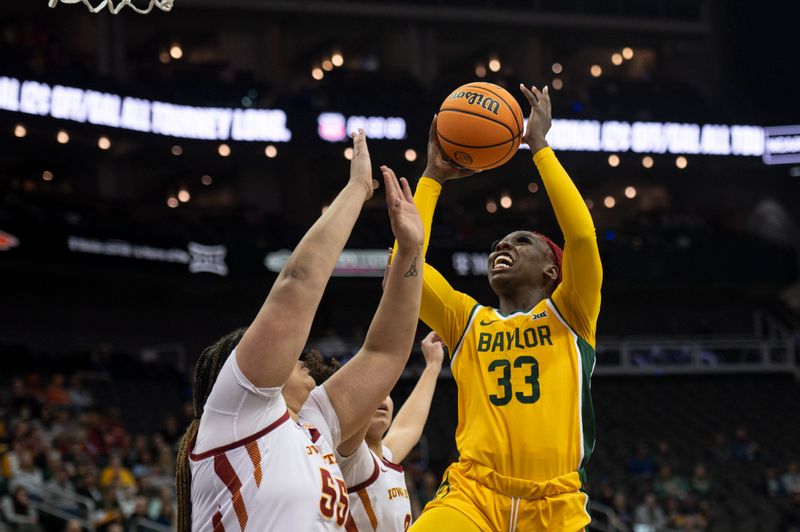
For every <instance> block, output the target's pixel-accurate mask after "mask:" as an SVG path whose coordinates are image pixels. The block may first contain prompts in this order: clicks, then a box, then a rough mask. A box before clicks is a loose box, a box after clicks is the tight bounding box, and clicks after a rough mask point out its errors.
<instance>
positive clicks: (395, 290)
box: [323, 166, 425, 441]
mask: <svg viewBox="0 0 800 532" xmlns="http://www.w3.org/2000/svg"><path fill="white" fill-rule="evenodd" d="M381 169H382V170H383V177H384V183H385V185H386V204H387V207H388V209H389V218H390V219H391V222H392V231H393V232H394V235H395V238H397V243H398V245H397V251H395V253H394V261H393V263H394V267H393V268H391V270H390V271H389V274H388V277H387V279H386V285H385V286H384V290H383V296H382V297H381V301H380V304H379V305H378V310H377V311H376V312H375V317H374V318H373V320H372V323H371V324H370V326H369V330H368V331H367V337H366V339H365V340H364V345H363V346H362V347H361V349H360V350H359V352H358V353H357V354H356V356H354V357H353V358H352V360H350V361H349V362H348V363H347V364H345V365H344V366H343V367H342V369H340V370H339V371H337V372H336V373H334V374H333V376H332V377H331V378H329V379H328V380H326V381H325V383H324V384H323V386H324V387H325V391H326V392H328V396H329V397H330V400H331V403H332V404H333V408H334V410H336V416H337V417H338V418H339V426H340V427H341V436H342V441H344V440H347V439H348V438H350V437H351V436H352V435H353V434H354V433H355V432H356V431H358V430H359V429H361V428H362V427H363V426H364V424H366V423H367V422H368V421H369V419H370V418H371V417H372V414H373V413H374V412H375V409H376V408H378V405H379V404H380V402H381V401H383V399H384V398H385V397H386V395H387V394H388V393H389V391H390V390H391V389H392V387H394V385H395V383H396V382H397V379H398V378H400V374H401V373H402V371H403V368H404V367H405V365H406V362H407V361H408V356H409V354H410V353H411V347H412V345H413V343H414V334H415V332H416V330H417V319H418V318H417V317H418V316H419V303H420V299H421V294H422V272H423V269H424V262H425V258H424V257H423V255H422V241H423V233H422V222H421V221H420V218H419V213H418V212H417V209H416V207H414V198H413V196H412V195H411V188H410V187H409V186H408V181H406V180H405V178H403V179H401V181H400V182H398V181H397V178H396V177H395V175H394V172H392V170H391V169H390V168H388V167H385V166H383V167H381Z"/></svg>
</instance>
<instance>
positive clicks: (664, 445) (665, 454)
mask: <svg viewBox="0 0 800 532" xmlns="http://www.w3.org/2000/svg"><path fill="white" fill-rule="evenodd" d="M654 461H655V464H656V468H657V469H658V470H659V471H660V470H661V468H663V467H664V466H667V467H669V468H671V469H675V467H676V466H677V463H676V461H675V456H674V455H673V454H672V449H671V448H670V446H669V442H668V441H667V440H658V451H657V452H656V456H655V458H654Z"/></svg>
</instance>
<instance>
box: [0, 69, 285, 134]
mask: <svg viewBox="0 0 800 532" xmlns="http://www.w3.org/2000/svg"><path fill="white" fill-rule="evenodd" d="M0 109H3V110H6V111H15V112H19V113H26V114H30V115H39V116H50V117H52V118H59V119H63V120H72V121H74V122H83V123H88V124H94V125H98V126H106V127H113V128H119V129H127V130H130V131H140V132H143V133H155V134H157V135H168V136H170V137H177V138H185V139H202V140H237V141H265V142H288V141H289V140H291V138H292V132H291V131H289V130H288V129H287V128H286V113H285V112H283V111H281V110H279V109H231V108H224V107H193V106H189V105H176V104H171V103H165V102H158V101H151V100H144V99H140V98H131V97H123V96H119V95H117V94H110V93H106V92H97V91H93V90H84V89H78V88H75V87H65V86H63V85H54V86H52V87H51V86H50V85H48V84H46V83H40V82H38V81H20V80H18V79H15V78H8V77H0Z"/></svg>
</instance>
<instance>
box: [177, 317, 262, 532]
mask: <svg viewBox="0 0 800 532" xmlns="http://www.w3.org/2000/svg"><path fill="white" fill-rule="evenodd" d="M245 330H246V329H236V330H235V331H233V332H231V333H228V334H226V335H225V336H223V337H222V338H220V339H219V340H217V341H216V343H214V344H213V345H210V346H208V347H206V348H205V349H204V350H203V353H202V354H201V355H200V358H199V359H198V360H197V365H196V366H195V369H194V381H193V382H192V407H193V408H192V410H193V417H194V419H192V422H191V423H190V424H189V427H188V428H187V429H186V433H184V435H183V439H182V440H181V446H180V449H179V450H178V463H177V465H176V468H175V484H176V487H177V498H178V523H177V524H178V532H189V531H190V530H191V529H192V472H191V469H190V468H189V448H190V447H191V445H193V443H194V439H195V438H196V437H197V428H198V427H199V426H200V418H201V417H202V416H203V408H204V407H205V404H206V401H207V400H208V396H209V395H210V394H211V390H212V389H213V388H214V383H215V382H216V381H217V376H218V375H219V372H220V370H221V369H222V365H223V364H225V361H226V360H227V359H228V357H229V356H230V354H231V352H232V351H233V348H234V347H236V345H237V344H238V343H239V341H240V340H241V339H242V336H243V335H244V332H245Z"/></svg>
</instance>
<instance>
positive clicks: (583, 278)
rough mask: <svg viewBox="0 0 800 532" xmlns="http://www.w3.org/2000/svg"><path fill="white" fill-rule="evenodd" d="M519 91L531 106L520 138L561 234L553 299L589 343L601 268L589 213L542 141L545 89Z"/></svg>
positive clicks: (546, 122)
mask: <svg viewBox="0 0 800 532" xmlns="http://www.w3.org/2000/svg"><path fill="white" fill-rule="evenodd" d="M520 89H521V90H522V92H523V94H524V95H525V97H526V98H527V99H528V103H530V104H531V115H530V118H529V119H528V127H527V130H526V131H525V136H524V140H525V142H527V143H528V145H530V147H531V151H532V152H533V154H534V155H533V161H534V163H535V164H536V168H537V169H538V170H539V174H540V175H541V176H542V182H543V183H544V187H545V189H546V190H547V195H548V197H549V198H550V203H551V204H552V205H553V210H554V211H555V214H556V219H557V220H558V225H559V227H561V232H562V233H563V234H564V257H563V262H562V266H561V276H562V281H561V284H560V285H559V286H558V287H557V288H556V290H555V292H554V293H553V296H552V297H553V301H555V303H556V306H557V307H558V309H559V310H560V311H561V313H562V314H564V317H565V318H566V319H567V321H568V322H569V323H570V325H571V326H572V327H573V328H574V329H575V330H576V332H577V333H578V334H580V335H581V337H583V338H584V340H586V341H587V342H589V343H590V344H592V345H594V343H595V328H596V325H597V316H598V315H599V313H600V287H601V285H602V283H603V268H602V265H601V263H600V252H599V250H598V248H597V237H596V235H595V228H594V223H593V222H592V216H591V214H590V213H589V209H588V208H587V207H586V203H584V201H583V197H582V196H581V193H580V192H579V191H578V189H577V187H575V184H574V183H573V182H572V179H570V177H569V175H568V174H567V172H566V171H565V170H564V168H563V167H562V166H561V163H559V162H558V159H556V156H555V154H554V153H553V150H552V149H550V146H549V145H548V144H547V141H546V140H545V135H546V134H547V131H548V130H549V129H550V123H551V117H552V105H551V102H550V94H549V91H548V89H547V87H545V88H544V91H540V90H538V89H537V88H536V87H531V89H530V90H529V89H528V88H527V87H525V86H524V85H520Z"/></svg>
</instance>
